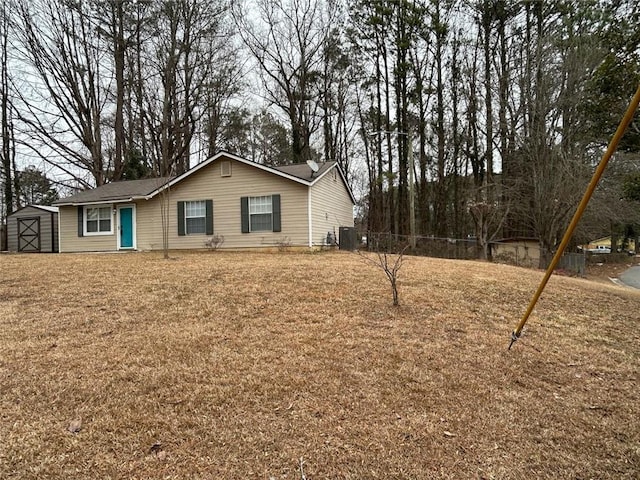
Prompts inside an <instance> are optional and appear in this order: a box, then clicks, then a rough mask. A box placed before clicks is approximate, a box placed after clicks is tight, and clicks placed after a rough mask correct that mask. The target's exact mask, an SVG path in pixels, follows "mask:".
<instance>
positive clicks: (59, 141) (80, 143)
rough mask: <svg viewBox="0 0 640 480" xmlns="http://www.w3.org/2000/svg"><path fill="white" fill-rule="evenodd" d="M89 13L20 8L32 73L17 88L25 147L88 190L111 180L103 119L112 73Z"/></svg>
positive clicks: (38, 5)
mask: <svg viewBox="0 0 640 480" xmlns="http://www.w3.org/2000/svg"><path fill="white" fill-rule="evenodd" d="M89 8H90V6H89V5H88V4H87V3H85V2H73V3H72V2H69V3H68V4H66V6H65V8H62V7H61V5H60V3H59V2H56V1H55V0H36V1H32V0H29V1H26V0H20V1H19V3H18V4H17V6H16V16H17V22H18V24H17V29H16V30H17V34H18V36H19V39H20V41H21V45H22V50H21V52H20V53H21V56H22V61H23V62H25V63H26V64H28V70H29V71H30V72H33V73H32V74H30V75H29V77H30V78H28V79H25V82H24V85H22V87H23V88H20V89H19V98H20V103H21V105H20V107H21V108H20V115H19V117H20V120H21V122H22V124H23V125H24V126H25V128H24V133H25V135H27V136H28V141H27V142H25V144H26V146H28V147H30V148H31V149H32V152H33V153H34V154H36V155H39V156H40V157H41V158H42V160H44V161H45V162H47V163H49V164H50V165H53V166H55V167H56V168H58V169H59V170H62V171H63V172H65V173H66V174H67V175H69V176H70V177H71V178H73V179H75V180H76V181H77V182H78V183H79V184H80V185H82V186H85V187H89V186H91V184H92V183H95V184H96V185H102V184H103V183H105V181H106V180H107V178H108V175H107V170H106V163H105V160H104V155H103V145H102V137H103V132H102V128H103V126H102V118H103V115H104V113H105V108H106V101H107V89H108V86H109V82H110V72H109V71H108V66H107V65H106V64H105V60H104V57H103V52H104V45H102V40H101V39H100V37H99V36H98V35H96V31H95V28H94V25H92V22H91V19H90V13H91V12H90V11H89ZM27 82H28V83H27Z"/></svg>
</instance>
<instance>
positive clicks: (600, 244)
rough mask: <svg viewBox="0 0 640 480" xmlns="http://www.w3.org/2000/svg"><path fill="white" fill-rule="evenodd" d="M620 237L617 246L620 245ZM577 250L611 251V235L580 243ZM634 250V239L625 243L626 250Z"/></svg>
mask: <svg viewBox="0 0 640 480" xmlns="http://www.w3.org/2000/svg"><path fill="white" fill-rule="evenodd" d="M621 241H622V239H621V238H618V248H619V247H620V242H621ZM578 249H579V250H585V251H587V252H592V253H598V252H604V251H605V250H606V253H611V236H608V237H602V238H598V239H597V240H592V241H590V242H589V243H588V244H586V245H580V246H579V247H578ZM635 250H636V242H635V240H634V239H630V240H629V244H628V245H627V251H635Z"/></svg>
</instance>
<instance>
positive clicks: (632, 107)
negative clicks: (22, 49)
mask: <svg viewBox="0 0 640 480" xmlns="http://www.w3.org/2000/svg"><path fill="white" fill-rule="evenodd" d="M638 104H640V85H638V89H637V90H636V94H635V95H634V96H633V99H632V100H631V103H630V104H629V108H627V112H626V113H625V114H624V117H622V120H621V121H620V125H618V129H617V130H616V133H615V134H614V135H613V138H612V139H611V142H609V147H608V148H607V151H606V152H605V153H604V155H603V156H602V160H600V163H599V164H598V168H596V171H595V172H594V174H593V177H592V178H591V182H590V183H589V186H588V187H587V190H586V191H585V192H584V196H583V197H582V200H581V201H580V204H579V205H578V209H577V210H576V213H575V214H574V215H573V219H572V220H571V223H570V224H569V227H568V228H567V231H566V232H565V234H564V237H563V238H562V241H561V242H560V246H559V247H558V250H556V253H555V255H554V256H553V259H552V260H551V263H550V264H549V267H548V268H547V271H546V272H545V274H544V277H543V279H542V281H541V282H540V285H539V286H538V289H537V290H536V293H535V294H534V295H533V298H532V299H531V302H529V307H528V308H527V311H526V312H525V313H524V315H523V316H522V319H521V320H520V323H518V325H517V326H516V328H515V329H514V330H513V332H512V333H511V343H510V344H509V350H511V346H512V345H513V344H514V342H515V341H516V340H518V338H520V334H521V333H522V328H523V327H524V324H525V323H527V320H528V319H529V316H530V315H531V312H532V311H533V308H534V307H535V306H536V303H537V302H538V299H539V298H540V295H541V294H542V291H543V290H544V287H545V286H546V285H547V282H548V281H549V277H551V274H552V273H553V271H554V270H555V268H556V266H557V265H558V262H559V261H560V258H561V257H562V254H563V253H564V249H565V248H566V247H567V244H568V243H569V240H570V239H571V236H572V235H573V231H574V230H575V229H576V226H577V225H578V222H579V221H580V217H582V214H583V213H584V210H585V209H586V208H587V204H588V203H589V200H590V199H591V195H592V194H593V191H594V190H595V189H596V186H597V185H598V182H599V181H600V177H602V174H603V172H604V169H605V168H606V167H607V164H608V163H609V160H610V159H611V157H612V156H613V154H614V152H615V151H616V148H617V147H618V144H619V143H620V139H621V138H622V136H623V135H624V132H625V130H626V129H627V127H628V126H629V124H630V123H631V120H633V115H634V114H635V112H636V110H637V108H638Z"/></svg>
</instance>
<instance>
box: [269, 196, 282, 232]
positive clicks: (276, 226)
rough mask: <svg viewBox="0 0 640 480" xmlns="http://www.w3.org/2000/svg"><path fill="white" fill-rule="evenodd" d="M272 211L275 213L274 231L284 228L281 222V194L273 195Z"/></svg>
mask: <svg viewBox="0 0 640 480" xmlns="http://www.w3.org/2000/svg"><path fill="white" fill-rule="evenodd" d="M271 212H272V214H273V231H274V232H280V231H281V230H282V226H281V222H280V195H272V196H271Z"/></svg>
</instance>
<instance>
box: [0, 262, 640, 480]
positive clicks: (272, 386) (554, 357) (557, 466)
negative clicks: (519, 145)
mask: <svg viewBox="0 0 640 480" xmlns="http://www.w3.org/2000/svg"><path fill="white" fill-rule="evenodd" d="M175 255H176V256H175V257H174V259H173V260H171V261H166V260H162V258H161V256H159V255H157V254H127V255H3V256H0V271H1V274H0V415H1V418H2V421H1V422H0V439H2V440H1V441H2V447H1V448H0V477H1V478H21V479H22V478H25V479H31V478H32V479H41V478H65V479H76V478H77V479H82V478H132V479H133V478H140V479H143V478H163V479H173V478H175V479H178V478H179V479H183V478H222V479H237V478H263V479H271V478H274V479H282V478H288V479H295V478H301V470H300V466H301V463H302V465H303V466H304V474H305V475H306V477H307V478H309V479H314V478H315V479H319V478H345V479H347V478H348V479H362V478H452V479H453V478H457V479H458V478H487V479H489V478H506V479H510V478H513V479H518V478H616V479H620V478H628V479H631V478H637V473H638V471H640V422H639V421H638V416H639V414H640V398H639V397H640V390H639V389H638V385H639V383H640V382H639V380H640V373H639V371H640V369H639V366H640V365H639V361H638V360H639V357H638V353H639V351H640V334H639V333H638V329H637V323H638V311H640V293H637V292H636V291H633V290H630V289H626V288H622V287H617V286H614V285H605V284H603V283H597V282H591V281H588V280H584V279H577V278H567V277H559V276H553V277H552V278H551V281H550V282H549V285H548V286H547V290H546V291H545V293H544V294H543V296H542V298H541V300H540V302H539V304H538V306H537V308H536V310H535V312H534V314H533V315H532V317H531V318H530V319H529V323H528V324H527V327H526V328H525V332H524V335H523V337H522V338H521V339H520V340H519V341H518V342H517V343H516V344H515V345H514V347H513V349H512V350H511V351H507V346H508V344H509V336H510V332H511V330H512V329H513V327H514V325H515V324H516V323H517V321H518V320H519V319H520V317H521V315H522V313H523V312H524V310H525V308H526V305H527V303H528V302H529V300H530V298H531V295H532V294H533V292H534V291H535V288H536V287H537V285H538V282H539V281H540V278H541V277H542V273H541V272H539V271H531V270H527V269H522V268H515V267H509V266H504V265H493V264H489V263H483V262H467V261H450V260H441V259H431V258H418V257H405V260H404V265H403V267H402V270H401V271H400V273H399V281H398V282H399V293H400V306H399V307H396V308H394V307H393V305H392V299H391V294H390V292H389V285H388V282H387V280H386V278H385V277H384V275H383V273H382V272H381V271H380V269H376V268H375V267H372V266H369V265H367V264H366V263H364V262H363V260H362V259H361V258H359V257H358V256H357V255H353V254H344V253H340V252H338V253H321V254H313V255H312V254H293V253H287V254H283V253H280V254H258V253H227V252H211V253H176V254H175ZM73 422H80V423H79V424H78V423H73ZM79 425H80V427H79V431H77V432H76V433H72V432H71V431H70V430H74V429H77V428H78V426H79ZM70 427H71V428H70Z"/></svg>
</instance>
